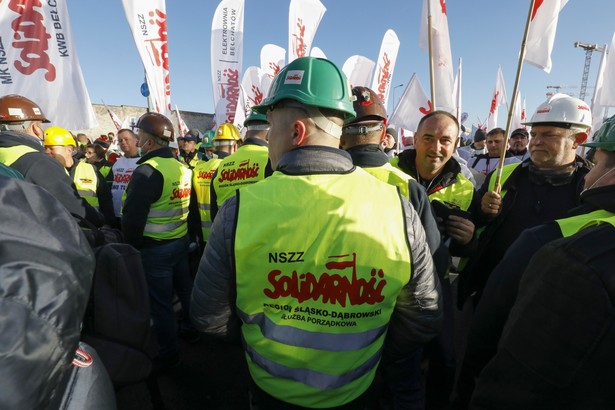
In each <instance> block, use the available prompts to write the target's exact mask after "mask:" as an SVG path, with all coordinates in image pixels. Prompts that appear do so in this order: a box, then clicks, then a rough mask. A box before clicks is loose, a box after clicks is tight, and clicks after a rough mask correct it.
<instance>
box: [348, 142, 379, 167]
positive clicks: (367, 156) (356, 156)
mask: <svg viewBox="0 0 615 410" xmlns="http://www.w3.org/2000/svg"><path fill="white" fill-rule="evenodd" d="M347 152H348V154H350V156H351V157H352V162H353V163H354V164H355V165H356V166H359V167H365V168H376V167H381V166H383V165H384V164H386V163H387V162H389V157H388V156H387V155H386V154H385V153H384V152H382V150H381V149H380V146H379V145H378V144H364V145H356V146H354V147H352V148H348V150H347Z"/></svg>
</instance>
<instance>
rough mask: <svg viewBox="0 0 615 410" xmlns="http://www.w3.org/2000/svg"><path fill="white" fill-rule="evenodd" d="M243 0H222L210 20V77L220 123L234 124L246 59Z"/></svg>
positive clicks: (216, 116) (217, 122)
mask: <svg viewBox="0 0 615 410" xmlns="http://www.w3.org/2000/svg"><path fill="white" fill-rule="evenodd" d="M243 11H244V1H243V0H222V1H221V2H220V4H219V5H218V8H216V12H215V13H214V18H213V21H212V23H211V81H212V86H213V96H214V107H215V115H214V120H215V122H216V124H217V125H221V124H224V123H230V124H233V123H234V121H235V112H236V111H237V105H238V103H239V85H240V83H239V82H240V80H241V69H242V63H243Z"/></svg>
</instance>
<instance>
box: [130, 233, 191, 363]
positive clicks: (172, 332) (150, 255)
mask: <svg viewBox="0 0 615 410" xmlns="http://www.w3.org/2000/svg"><path fill="white" fill-rule="evenodd" d="M189 243H190V240H189V238H188V236H187V235H186V236H184V237H183V238H180V239H175V240H170V241H164V242H161V243H160V244H155V245H150V246H146V247H143V248H142V249H141V260H142V261H143V269H144V270H145V277H146V279H147V285H148V287H149V300H150V311H151V315H152V320H153V322H154V331H155V332H156V336H157V337H158V344H159V346H160V350H159V352H158V355H159V357H161V358H169V357H173V356H174V355H177V354H178V353H179V344H178V341H177V320H176V318H175V312H174V311H173V291H174V289H175V288H176V289H177V294H178V296H179V298H180V301H181V302H182V310H183V311H184V312H183V313H184V315H185V316H186V317H189V316H188V311H189V306H188V305H187V303H188V302H187V301H189V300H190V296H189V295H190V293H191V292H192V278H191V277H190V267H189V265H188V244H189ZM184 302H185V303H186V305H184Z"/></svg>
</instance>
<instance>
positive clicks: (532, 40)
mask: <svg viewBox="0 0 615 410" xmlns="http://www.w3.org/2000/svg"><path fill="white" fill-rule="evenodd" d="M566 3H568V0H536V1H535V2H534V9H533V10H532V15H531V17H530V18H531V20H530V28H529V30H528V33H527V41H526V46H525V56H524V60H525V61H527V62H528V63H530V64H532V65H534V66H536V67H538V68H542V69H543V70H544V71H545V72H547V73H550V72H551V51H552V50H553V43H554V42H555V31H556V29H557V19H558V18H559V12H560V11H561V10H562V9H563V8H564V6H565V5H566Z"/></svg>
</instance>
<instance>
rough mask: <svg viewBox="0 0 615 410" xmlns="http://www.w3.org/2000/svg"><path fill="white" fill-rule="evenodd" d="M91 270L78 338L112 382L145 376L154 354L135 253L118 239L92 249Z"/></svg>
mask: <svg viewBox="0 0 615 410" xmlns="http://www.w3.org/2000/svg"><path fill="white" fill-rule="evenodd" d="M94 254H95V256H96V270H95V272H94V279H93V283H92V289H91V294H90V299H89V302H88V306H87V309H86V312H85V315H84V318H83V328H82V332H81V340H83V341H84V342H86V343H88V344H89V345H91V346H92V347H94V348H95V349H96V351H97V352H98V355H99V356H100V358H101V360H102V362H103V363H104V365H105V367H106V368H107V371H108V373H109V376H110V377H111V381H112V382H113V384H114V386H116V387H119V386H125V385H129V384H133V383H138V382H140V381H143V380H145V379H146V378H147V377H148V376H149V374H150V372H151V370H152V357H153V354H154V347H155V346H154V344H153V336H152V331H151V326H150V310H149V295H148V287H147V282H146V280H145V273H144V271H143V265H142V263H141V254H140V252H139V251H138V250H137V249H135V248H134V247H132V246H131V245H128V244H124V243H107V244H104V245H102V246H98V247H95V248H94Z"/></svg>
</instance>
